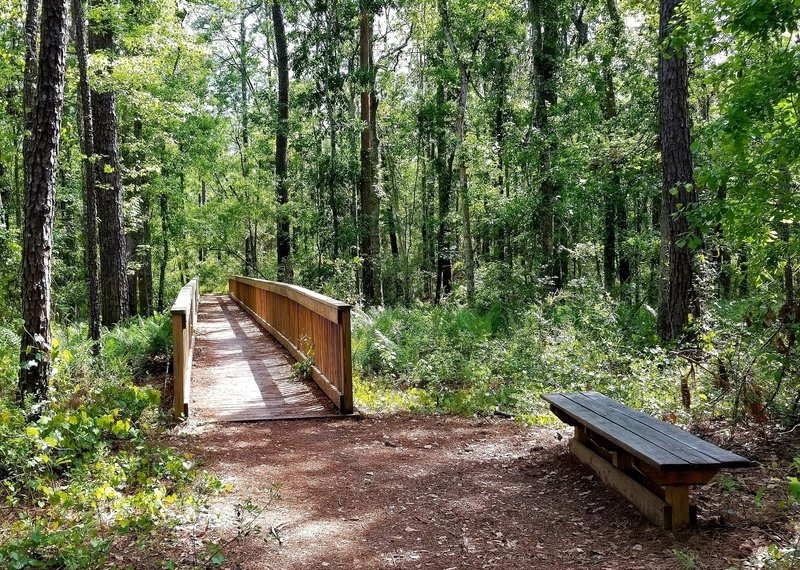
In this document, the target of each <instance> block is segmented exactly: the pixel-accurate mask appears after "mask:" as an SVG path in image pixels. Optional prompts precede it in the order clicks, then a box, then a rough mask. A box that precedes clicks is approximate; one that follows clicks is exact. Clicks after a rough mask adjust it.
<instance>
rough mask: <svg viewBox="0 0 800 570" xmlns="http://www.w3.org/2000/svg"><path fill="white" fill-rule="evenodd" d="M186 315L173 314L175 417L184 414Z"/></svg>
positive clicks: (173, 392)
mask: <svg viewBox="0 0 800 570" xmlns="http://www.w3.org/2000/svg"><path fill="white" fill-rule="evenodd" d="M185 323H186V315H184V314H181V313H173V314H172V386H173V390H172V413H173V416H175V419H176V420H177V419H179V418H180V417H181V415H183V400H184V392H183V387H184V386H183V381H184V377H183V376H184V369H185V367H186V362H185V360H186V347H185V346H184V334H183V331H184V328H185V327H186V324H185Z"/></svg>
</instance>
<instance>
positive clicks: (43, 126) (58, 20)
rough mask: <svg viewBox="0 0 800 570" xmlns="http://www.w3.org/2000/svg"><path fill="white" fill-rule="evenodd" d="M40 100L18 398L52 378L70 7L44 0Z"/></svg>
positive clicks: (26, 237)
mask: <svg viewBox="0 0 800 570" xmlns="http://www.w3.org/2000/svg"><path fill="white" fill-rule="evenodd" d="M40 44H41V45H40V51H39V66H38V70H37V81H36V84H37V85H36V92H37V100H36V106H35V108H34V113H33V122H32V126H33V130H32V131H31V145H30V150H31V154H30V172H29V180H28V183H27V184H26V185H25V199H24V202H25V214H24V216H25V217H24V221H23V232H22V321H23V326H24V330H23V333H22V342H21V346H20V360H21V362H22V366H21V368H20V373H19V397H20V400H22V399H24V397H25V396H31V397H33V399H34V400H35V401H37V402H38V401H42V400H44V399H45V398H46V397H47V391H48V381H49V377H50V369H51V363H50V352H51V343H52V334H51V330H50V281H51V267H50V261H51V257H52V252H53V218H54V214H55V185H56V166H57V158H58V147H59V139H60V134H61V115H62V111H63V108H64V78H65V74H66V45H67V2H66V0H43V2H42V24H41V42H40Z"/></svg>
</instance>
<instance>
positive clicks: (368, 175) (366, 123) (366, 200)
mask: <svg viewBox="0 0 800 570" xmlns="http://www.w3.org/2000/svg"><path fill="white" fill-rule="evenodd" d="M371 61H372V10H371V6H370V0H361V2H360V14H359V75H360V80H361V177H360V183H359V190H360V198H361V216H360V220H359V237H360V241H361V257H362V259H363V267H362V271H361V281H362V290H363V294H364V303H365V304H366V305H367V306H373V305H376V304H378V302H379V300H380V288H379V286H380V279H379V275H378V261H379V260H378V256H379V251H380V250H379V248H380V241H379V240H378V239H375V238H376V237H377V234H378V231H377V230H378V197H377V195H376V193H375V182H374V180H373V168H372V166H373V156H372V154H373V153H372V128H371V125H372V91H373V87H372V84H373V82H374V80H375V79H374V70H373V69H372V66H371V65H370V63H371Z"/></svg>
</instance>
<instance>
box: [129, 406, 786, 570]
mask: <svg viewBox="0 0 800 570" xmlns="http://www.w3.org/2000/svg"><path fill="white" fill-rule="evenodd" d="M180 432H181V433H180V435H179V436H176V437H174V439H173V444H174V445H176V446H177V447H179V448H180V449H181V450H182V451H185V452H189V453H192V454H194V456H195V457H196V458H197V459H199V460H200V461H201V462H202V464H203V466H204V468H205V469H207V470H208V471H209V472H211V473H213V474H215V475H216V476H217V477H219V478H220V479H221V480H222V481H223V483H228V484H230V485H231V487H232V489H233V490H232V491H231V492H230V493H223V494H221V495H219V496H217V497H215V498H214V499H213V500H212V503H211V505H210V506H209V511H208V512H207V513H205V514H204V515H203V516H202V517H200V518H198V519H197V521H196V522H195V523H194V524H191V525H187V526H184V527H180V528H178V529H177V542H176V543H174V547H173V549H172V550H173V551H172V552H171V555H172V557H173V560H175V561H176V562H178V563H179V566H180V567H186V566H188V567H191V566H193V565H196V566H200V567H201V566H202V564H201V563H202V559H203V556H204V555H198V554H197V553H198V552H201V551H202V549H203V548H205V547H207V545H208V544H223V545H226V546H225V547H224V548H223V550H222V555H223V556H224V558H225V560H224V561H222V560H221V558H218V559H217V561H216V562H217V563H218V564H219V565H220V566H221V567H223V568H245V569H253V570H259V569H292V568H347V569H351V568H354V569H355V568H365V569H366V568H435V569H455V568H503V569H515V568H542V569H545V568H553V569H556V568H558V569H566V568H609V569H620V568H627V569H633V568H642V569H645V568H646V569H660V568H695V567H697V568H732V567H733V568H742V567H750V566H751V563H752V562H753V561H754V560H755V559H756V558H757V557H758V552H759V550H762V551H763V550H765V549H764V548H763V547H764V546H765V545H767V544H774V543H778V544H783V545H790V544H792V543H796V541H797V536H796V529H795V528H794V527H793V523H792V521H791V517H790V514H791V512H792V510H793V508H794V507H793V506H790V507H786V506H782V505H781V501H783V500H784V499H785V496H786V494H785V491H786V489H785V484H782V483H781V482H780V481H778V480H777V479H775V480H773V479H772V477H771V473H773V471H772V470H771V467H770V465H771V464H773V463H775V462H778V463H779V464H782V465H783V469H784V470H783V473H784V474H785V473H786V471H785V469H786V463H785V461H787V460H788V461H791V456H792V455H791V454H792V453H797V439H796V438H795V439H792V440H791V444H790V443H789V441H788V440H787V439H786V438H787V437H794V436H793V435H790V436H784V437H783V438H780V437H776V436H775V434H774V433H769V432H767V431H765V430H764V429H763V428H762V430H761V431H760V432H759V433H754V434H743V435H742V437H741V438H738V439H737V441H740V442H742V445H736V444H735V443H734V444H733V445H732V447H733V449H734V450H735V451H738V452H740V453H742V454H744V455H746V456H748V457H751V458H753V459H757V460H758V461H759V462H760V465H759V466H758V467H754V468H752V469H747V470H740V471H737V472H730V473H728V474H723V475H721V476H718V477H717V478H716V479H715V480H714V481H713V482H712V483H710V484H708V485H706V486H705V487H703V488H700V489H697V490H696V491H695V493H694V498H695V501H696V502H697V504H698V507H699V528H695V529H692V530H688V531H681V532H676V533H673V532H668V531H664V530H660V529H657V528H655V527H653V526H651V525H650V524H648V523H647V521H646V520H645V519H644V518H643V517H642V516H641V515H639V514H638V513H637V512H636V511H635V510H634V509H633V507H631V506H630V505H629V504H628V503H627V502H625V501H624V500H622V499H621V498H620V497H619V496H618V495H617V494H615V492H614V491H612V490H610V489H608V488H607V487H605V486H604V485H603V484H602V483H601V482H599V481H598V480H597V479H596V477H595V476H594V475H592V472H591V471H590V470H589V469H588V468H586V467H584V466H583V465H582V464H581V463H579V462H578V461H577V460H576V459H574V458H573V457H572V456H571V455H570V454H569V453H568V450H567V446H566V442H567V439H568V437H569V435H570V431H569V430H567V429H566V428H565V429H561V430H557V429H552V428H541V427H537V428H529V427H525V426H522V425H519V424H517V423H514V422H512V421H510V420H501V419H480V418H472V419H470V418H457V417H450V416H416V415H407V414H401V415H387V416H371V417H368V418H366V419H363V420H361V421H354V420H301V421H275V422H263V423H205V424H203V423H200V422H198V421H195V422H194V423H193V422H192V421H191V420H190V422H188V424H186V425H184V426H182V427H181V428H180ZM703 435H704V436H706V437H709V438H710V439H712V440H714V439H715V438H714V434H713V433H711V432H710V431H709V432H708V433H705V434H703ZM774 473H780V471H774ZM273 484H278V485H279V486H280V496H279V497H278V498H274V499H273V498H272V497H273V491H272V489H273ZM758 489H763V490H762V491H761V495H762V496H761V497H759V498H758V499H757V498H756V495H757V493H759V491H758ZM248 501H252V503H253V504H255V505H258V506H260V507H263V512H262V513H261V514H260V515H259V516H258V518H257V520H255V521H254V522H252V523H250V524H248V523H247V521H249V520H250V515H248V514H247V512H246V511H245V512H244V514H243V516H240V517H237V514H236V511H237V507H236V505H240V504H244V503H246V502H248ZM781 507H782V508H781ZM152 556H156V553H153V554H152ZM209 556H210V555H209ZM141 562H143V561H141ZM152 562H155V560H152ZM798 566H800V565H798Z"/></svg>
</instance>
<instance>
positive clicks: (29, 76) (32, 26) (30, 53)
mask: <svg viewBox="0 0 800 570" xmlns="http://www.w3.org/2000/svg"><path fill="white" fill-rule="evenodd" d="M38 27H39V0H27V2H26V3H25V70H24V72H23V76H22V118H23V136H22V172H23V175H22V180H23V186H27V185H28V184H29V183H30V179H29V178H30V160H31V156H30V155H31V138H32V137H33V126H34V123H33V121H34V113H35V111H36V79H37V75H38V74H37V71H38V60H37V55H36V48H37V43H38V42H37V39H38V34H39V30H38ZM17 222H19V220H17Z"/></svg>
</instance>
